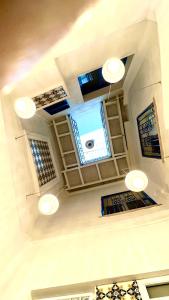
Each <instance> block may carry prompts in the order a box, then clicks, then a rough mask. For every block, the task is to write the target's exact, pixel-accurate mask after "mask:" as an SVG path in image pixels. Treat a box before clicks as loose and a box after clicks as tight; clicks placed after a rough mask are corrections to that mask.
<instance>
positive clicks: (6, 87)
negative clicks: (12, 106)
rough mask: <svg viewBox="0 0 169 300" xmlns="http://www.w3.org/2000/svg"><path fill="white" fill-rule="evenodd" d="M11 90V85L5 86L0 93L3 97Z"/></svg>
mask: <svg viewBox="0 0 169 300" xmlns="http://www.w3.org/2000/svg"><path fill="white" fill-rule="evenodd" d="M12 90H13V85H11V84H6V85H5V86H4V87H3V88H2V92H3V94H5V95H9V94H10V93H11V92H12Z"/></svg>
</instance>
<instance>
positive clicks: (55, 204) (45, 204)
mask: <svg viewBox="0 0 169 300" xmlns="http://www.w3.org/2000/svg"><path fill="white" fill-rule="evenodd" d="M38 207H39V211H40V213H41V214H42V215H53V214H54V213H55V212H56V211H57V210H58V208H59V200H58V198H57V197H56V196H54V195H53V194H45V195H43V196H41V197H40V199H39V204H38Z"/></svg>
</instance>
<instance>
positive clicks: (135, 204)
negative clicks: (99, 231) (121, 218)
mask: <svg viewBox="0 0 169 300" xmlns="http://www.w3.org/2000/svg"><path fill="white" fill-rule="evenodd" d="M155 204H157V203H156V202H155V201H154V200H153V199H151V198H150V197H149V196H148V195H147V194H146V193H145V192H139V193H135V192H132V191H125V192H122V193H117V194H112V195H106V196H103V197H101V214H102V216H104V215H109V214H114V213H118V212H121V211H126V210H132V209H137V208H141V207H145V206H151V205H155Z"/></svg>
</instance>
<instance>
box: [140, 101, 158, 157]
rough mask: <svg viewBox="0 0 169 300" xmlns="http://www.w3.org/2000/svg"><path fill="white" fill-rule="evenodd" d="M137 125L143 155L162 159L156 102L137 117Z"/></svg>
mask: <svg viewBox="0 0 169 300" xmlns="http://www.w3.org/2000/svg"><path fill="white" fill-rule="evenodd" d="M137 126H138V132H139V138H140V145H141V151H142V155H143V156H145V157H151V158H159V159H160V158H161V149H160V141H159V135H158V124H157V117H156V111H155V105H154V102H152V103H151V104H150V105H149V106H148V107H147V108H146V109H145V110H144V111H143V112H142V113H141V114H140V115H139V116H138V117H137Z"/></svg>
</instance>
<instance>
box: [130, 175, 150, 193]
mask: <svg viewBox="0 0 169 300" xmlns="http://www.w3.org/2000/svg"><path fill="white" fill-rule="evenodd" d="M125 185H126V187H127V188H128V189H129V190H130V191H133V192H141V191H144V190H145V188H146V187H147V185H148V177H147V175H146V174H145V173H144V172H142V171H140V170H133V171H130V172H129V173H128V174H127V175H126V178H125Z"/></svg>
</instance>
